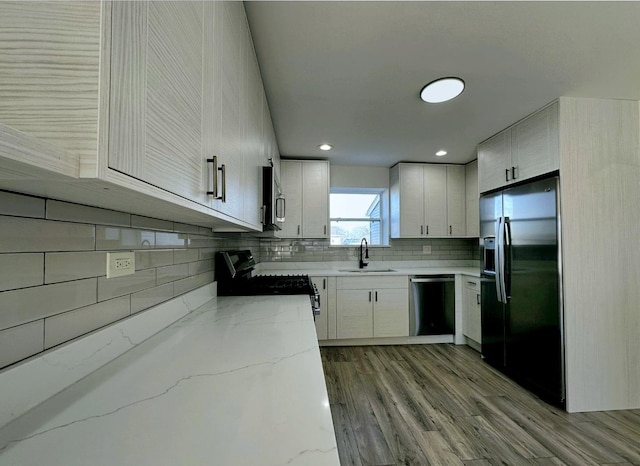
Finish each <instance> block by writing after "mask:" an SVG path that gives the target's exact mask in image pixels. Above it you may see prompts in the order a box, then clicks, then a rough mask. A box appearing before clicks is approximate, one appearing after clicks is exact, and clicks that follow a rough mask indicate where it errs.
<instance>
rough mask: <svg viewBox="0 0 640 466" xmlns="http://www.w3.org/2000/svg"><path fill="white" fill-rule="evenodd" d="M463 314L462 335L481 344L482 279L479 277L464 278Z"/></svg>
mask: <svg viewBox="0 0 640 466" xmlns="http://www.w3.org/2000/svg"><path fill="white" fill-rule="evenodd" d="M463 280H464V281H463V285H464V291H463V296H462V300H463V312H464V315H463V317H462V333H463V335H464V336H466V337H467V338H470V339H472V340H473V341H474V342H476V343H478V344H480V343H481V342H482V330H481V310H480V279H479V278H477V277H470V276H464V277H463Z"/></svg>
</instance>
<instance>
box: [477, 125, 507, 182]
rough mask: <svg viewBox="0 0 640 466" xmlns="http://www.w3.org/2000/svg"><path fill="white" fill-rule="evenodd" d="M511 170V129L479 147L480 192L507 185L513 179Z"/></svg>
mask: <svg viewBox="0 0 640 466" xmlns="http://www.w3.org/2000/svg"><path fill="white" fill-rule="evenodd" d="M510 168H511V129H507V130H504V131H502V132H500V133H498V134H496V135H495V136H493V137H492V138H490V139H487V140H486V141H485V142H483V143H482V144H480V145H479V146H478V185H479V187H480V192H481V193H484V192H486V191H490V190H491V189H495V188H499V187H501V186H504V185H506V184H507V183H508V180H510V179H511V173H510ZM506 170H508V171H509V173H507V171H506ZM507 178H508V180H507Z"/></svg>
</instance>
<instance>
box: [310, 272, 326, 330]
mask: <svg viewBox="0 0 640 466" xmlns="http://www.w3.org/2000/svg"><path fill="white" fill-rule="evenodd" d="M309 278H311V281H312V282H313V284H314V285H316V288H317V289H318V294H320V315H319V316H316V320H315V324H316V334H317V335H318V340H327V339H328V338H329V316H328V306H327V299H328V297H329V293H328V290H327V282H328V278H327V277H309Z"/></svg>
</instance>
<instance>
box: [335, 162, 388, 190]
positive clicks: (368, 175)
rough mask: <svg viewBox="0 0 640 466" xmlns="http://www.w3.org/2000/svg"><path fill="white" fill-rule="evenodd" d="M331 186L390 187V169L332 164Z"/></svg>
mask: <svg viewBox="0 0 640 466" xmlns="http://www.w3.org/2000/svg"><path fill="white" fill-rule="evenodd" d="M331 187H332V188H344V187H352V188H382V189H389V169H388V168H386V167H370V166H347V165H331Z"/></svg>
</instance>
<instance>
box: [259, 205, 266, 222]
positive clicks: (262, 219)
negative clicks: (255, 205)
mask: <svg viewBox="0 0 640 466" xmlns="http://www.w3.org/2000/svg"><path fill="white" fill-rule="evenodd" d="M260 223H262V224H263V225H266V223H267V206H266V205H263V206H262V207H260Z"/></svg>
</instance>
